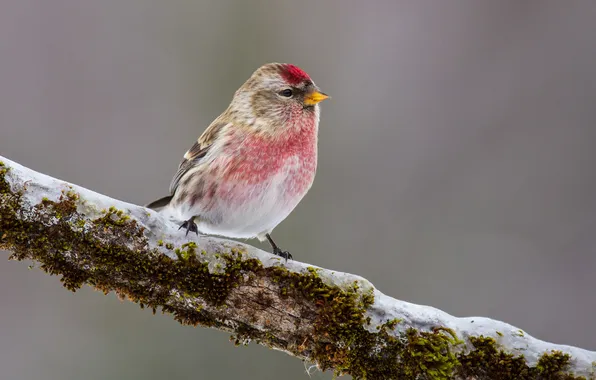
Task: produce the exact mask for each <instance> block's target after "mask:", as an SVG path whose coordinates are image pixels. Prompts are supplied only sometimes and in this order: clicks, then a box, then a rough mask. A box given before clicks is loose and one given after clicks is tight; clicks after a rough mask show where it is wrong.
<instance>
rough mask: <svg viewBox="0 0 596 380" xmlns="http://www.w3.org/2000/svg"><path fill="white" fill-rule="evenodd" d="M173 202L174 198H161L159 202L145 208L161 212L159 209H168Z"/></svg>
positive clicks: (169, 196)
mask: <svg viewBox="0 0 596 380" xmlns="http://www.w3.org/2000/svg"><path fill="white" fill-rule="evenodd" d="M171 200H172V196H171V195H168V196H167V197H163V198H159V199H158V200H156V201H153V202H151V203H149V204H147V205H145V207H147V208H150V209H153V210H159V209H162V208H164V207H166V206H167V205H168V204H169V203H170V201H171Z"/></svg>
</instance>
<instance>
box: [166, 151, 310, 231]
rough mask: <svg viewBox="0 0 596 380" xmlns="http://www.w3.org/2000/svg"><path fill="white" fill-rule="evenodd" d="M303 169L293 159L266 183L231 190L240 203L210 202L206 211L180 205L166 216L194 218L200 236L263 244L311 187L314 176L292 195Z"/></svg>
mask: <svg viewBox="0 0 596 380" xmlns="http://www.w3.org/2000/svg"><path fill="white" fill-rule="evenodd" d="M303 169H304V168H303V167H302V166H301V165H300V163H299V161H298V160H297V159H296V160H292V161H291V162H290V163H288V165H286V167H285V168H284V170H282V171H280V172H279V173H278V174H276V175H275V176H272V177H271V178H270V179H269V180H267V181H264V182H262V183H258V184H253V185H243V186H242V188H241V189H240V188H237V189H236V190H233V191H235V192H240V193H241V194H242V198H243V200H242V201H241V202H230V201H228V200H226V199H221V198H214V199H213V200H212V202H213V204H212V205H210V207H208V209H205V208H203V207H201V204H198V205H197V206H195V207H188V205H186V204H182V205H180V206H178V207H176V208H169V209H168V210H167V211H166V212H167V213H169V214H170V215H171V216H172V217H174V218H176V219H178V220H188V219H190V218H191V217H193V216H198V217H197V218H196V219H195V223H196V224H197V227H198V230H199V232H201V233H203V234H207V235H220V236H226V237H231V238H255V237H257V238H259V239H260V240H264V239H265V234H266V233H270V232H271V231H272V230H273V229H274V228H275V227H276V226H277V225H278V224H279V223H281V222H282V221H283V220H284V219H285V218H286V217H287V216H288V215H289V214H290V213H291V212H292V210H294V208H295V207H296V206H297V205H298V203H299V202H300V200H302V198H303V197H304V195H306V192H307V191H308V189H309V188H310V186H311V185H312V179H314V172H313V173H312V176H309V177H311V178H310V180H309V181H308V183H307V186H303V187H305V188H304V190H303V191H298V192H296V191H292V186H295V182H296V176H303V175H304V171H303ZM302 178H303V177H302Z"/></svg>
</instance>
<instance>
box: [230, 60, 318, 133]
mask: <svg viewBox="0 0 596 380" xmlns="http://www.w3.org/2000/svg"><path fill="white" fill-rule="evenodd" d="M327 98H328V96H327V95H326V94H324V93H323V92H321V91H320V90H319V88H318V87H317V86H316V85H315V83H314V82H313V80H312V79H311V78H310V76H309V75H308V74H307V73H306V72H304V71H303V70H302V69H300V68H299V67H297V66H295V65H292V64H289V63H269V64H266V65H263V66H261V67H259V68H258V69H257V70H256V71H255V72H254V73H253V74H252V75H251V77H250V78H249V79H248V80H247V81H246V82H245V83H244V84H243V85H242V87H240V88H239V89H238V91H236V93H235V95H234V99H233V100H232V103H231V104H230V109H229V110H228V111H229V112H231V113H232V115H233V117H234V118H236V119H240V120H242V121H243V123H246V124H247V125H251V126H254V127H255V128H257V129H259V130H260V131H261V132H265V133H270V134H274V135H277V134H283V133H284V132H285V131H288V129H292V128H302V127H304V126H308V125H314V126H315V127H316V125H317V124H318V121H319V102H321V101H323V100H325V99H327Z"/></svg>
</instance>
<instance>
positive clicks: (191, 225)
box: [178, 218, 199, 236]
mask: <svg viewBox="0 0 596 380" xmlns="http://www.w3.org/2000/svg"><path fill="white" fill-rule="evenodd" d="M193 219H194V218H192V219H189V220H187V221H185V222H184V223H182V224H181V225H180V227H178V229H179V230H180V229H182V228H186V236H188V233H189V232H190V231H192V232H194V233H196V234H197V236H199V228H198V227H197V224H196V223H195V222H194V220H193Z"/></svg>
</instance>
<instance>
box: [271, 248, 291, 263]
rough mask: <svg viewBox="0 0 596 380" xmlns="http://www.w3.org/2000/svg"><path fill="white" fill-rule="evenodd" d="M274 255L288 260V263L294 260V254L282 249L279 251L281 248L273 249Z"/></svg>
mask: <svg viewBox="0 0 596 380" xmlns="http://www.w3.org/2000/svg"><path fill="white" fill-rule="evenodd" d="M273 254H274V255H277V256H280V257H283V258H284V259H286V261H288V259H290V260H292V254H291V253H290V252H288V251H282V250H281V249H279V247H275V248H273Z"/></svg>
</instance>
